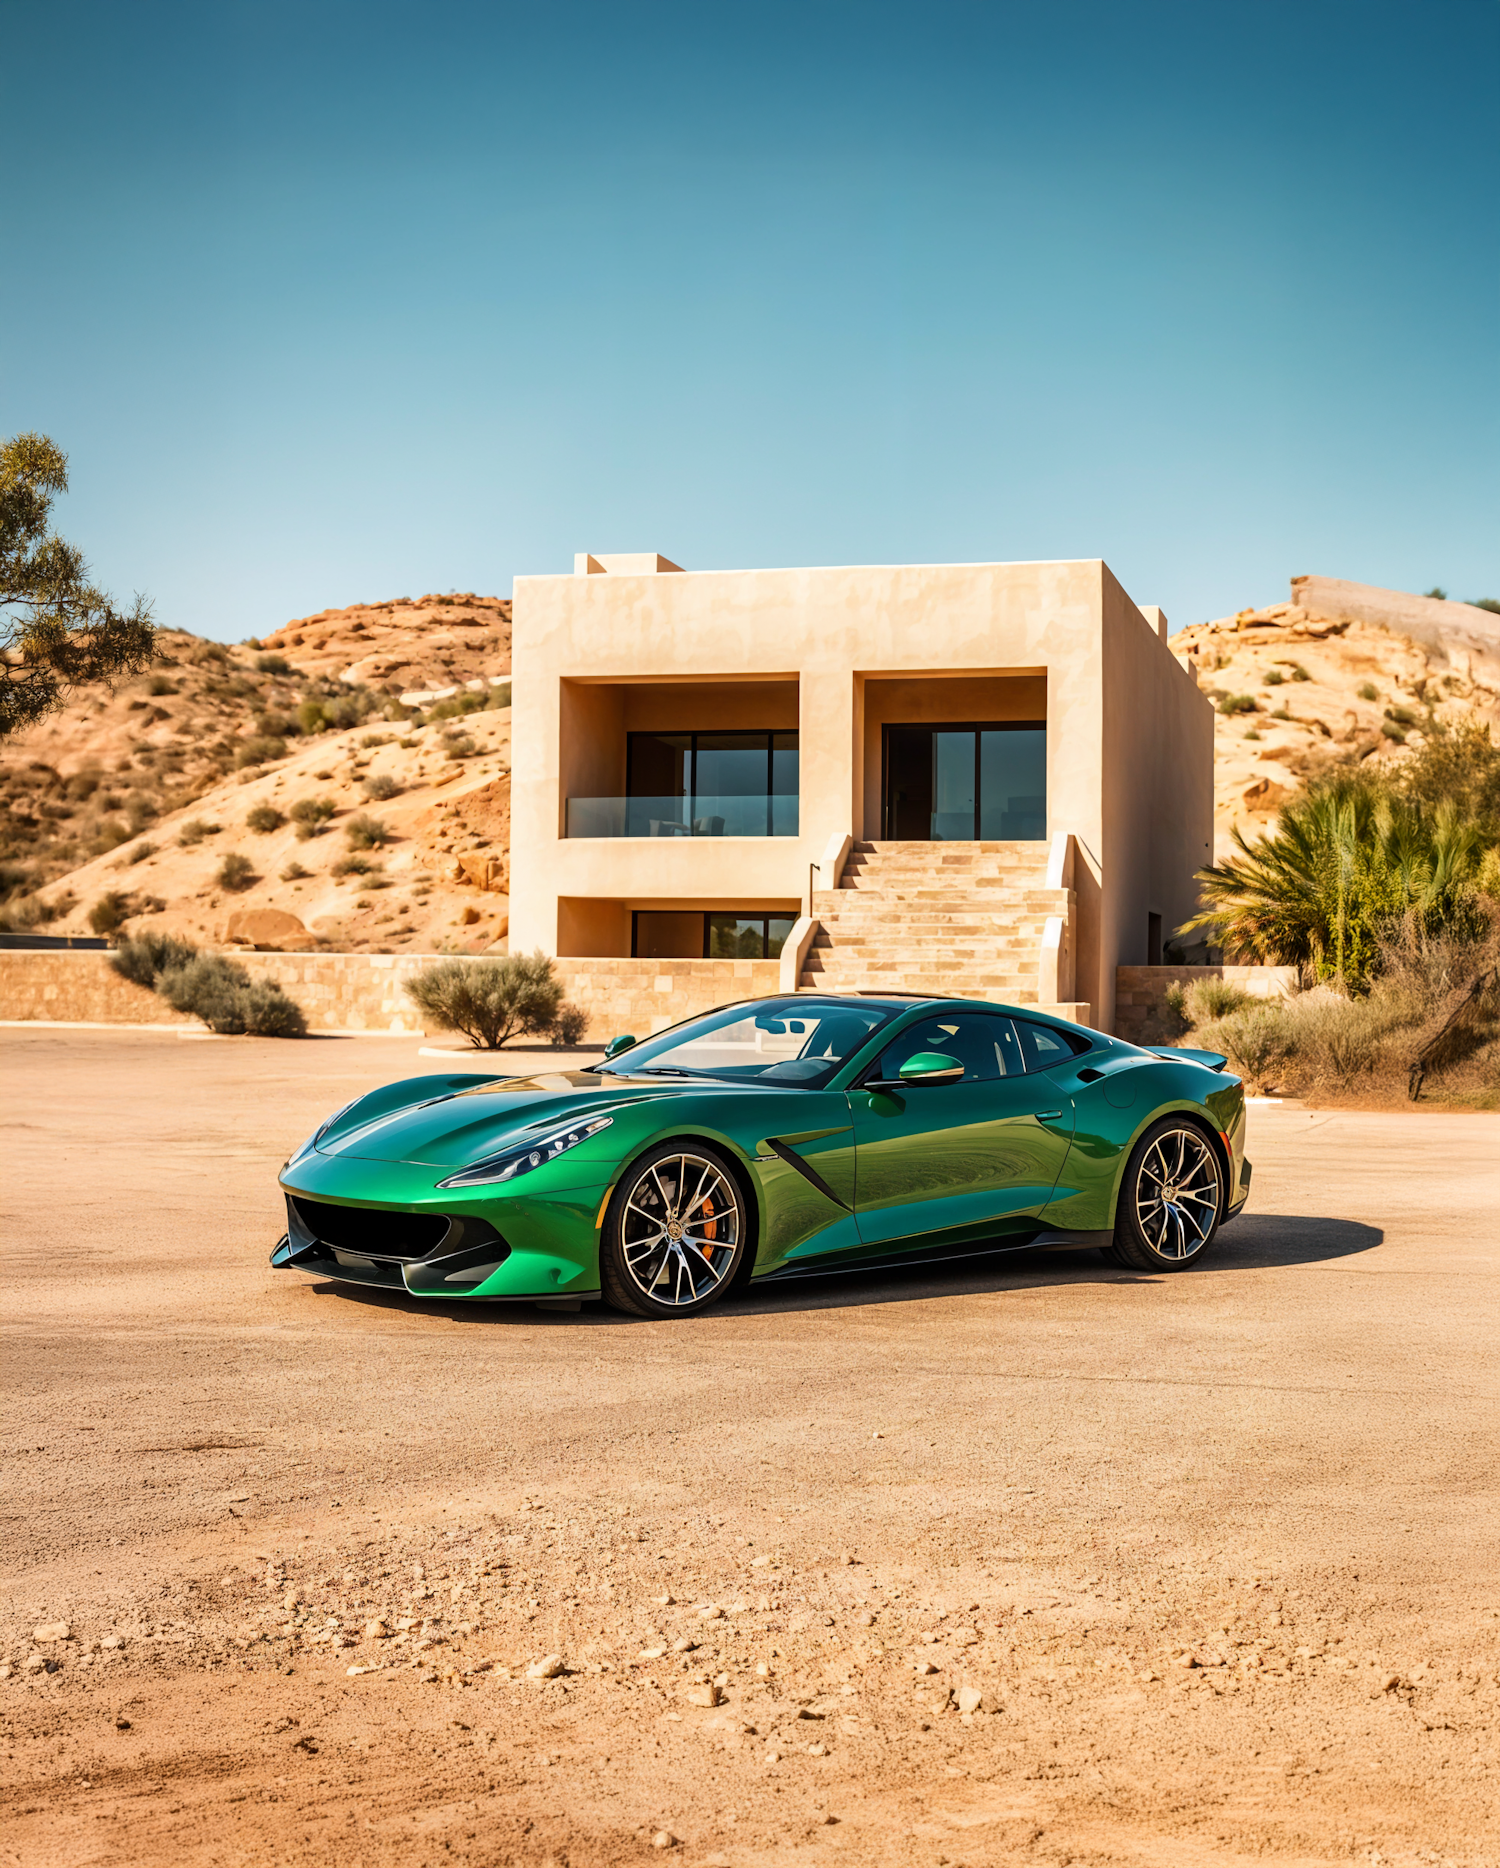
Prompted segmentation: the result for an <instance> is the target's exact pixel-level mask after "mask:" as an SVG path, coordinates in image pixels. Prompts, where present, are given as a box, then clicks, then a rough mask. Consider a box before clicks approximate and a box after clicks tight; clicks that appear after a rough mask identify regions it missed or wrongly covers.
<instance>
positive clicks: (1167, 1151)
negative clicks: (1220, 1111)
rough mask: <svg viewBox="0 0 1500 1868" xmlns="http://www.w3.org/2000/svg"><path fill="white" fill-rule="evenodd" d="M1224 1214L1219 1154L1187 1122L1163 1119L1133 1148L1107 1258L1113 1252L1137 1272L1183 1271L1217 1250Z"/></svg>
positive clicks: (1194, 1125) (1180, 1118)
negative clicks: (1213, 1249) (1216, 1242)
mask: <svg viewBox="0 0 1500 1868" xmlns="http://www.w3.org/2000/svg"><path fill="white" fill-rule="evenodd" d="M1158 1190H1160V1191H1158ZM1223 1217H1224V1168H1223V1163H1222V1162H1221V1161H1220V1159H1219V1151H1218V1149H1217V1148H1216V1147H1215V1146H1214V1143H1213V1141H1212V1139H1211V1138H1210V1137H1209V1135H1208V1133H1207V1131H1206V1130H1205V1129H1203V1128H1202V1127H1201V1126H1200V1125H1199V1124H1198V1123H1196V1122H1194V1121H1193V1120H1192V1119H1191V1118H1190V1117H1187V1116H1164V1117H1163V1118H1162V1119H1161V1121H1159V1122H1153V1123H1152V1124H1151V1127H1150V1128H1149V1129H1147V1130H1146V1133H1145V1134H1144V1135H1143V1136H1142V1137H1141V1138H1140V1140H1139V1141H1138V1142H1137V1143H1136V1145H1135V1147H1134V1148H1133V1149H1132V1150H1131V1151H1130V1159H1129V1161H1128V1162H1127V1163H1126V1164H1125V1173H1124V1176H1123V1178H1122V1179H1121V1182H1120V1198H1119V1202H1118V1204H1117V1206H1116V1208H1115V1242H1114V1246H1113V1248H1109V1247H1106V1248H1105V1250H1106V1255H1107V1254H1108V1253H1109V1251H1110V1250H1111V1249H1112V1250H1113V1251H1114V1252H1115V1253H1116V1254H1118V1260H1117V1262H1119V1263H1121V1264H1125V1265H1129V1266H1131V1267H1132V1268H1134V1269H1135V1270H1137V1271H1186V1270H1187V1269H1188V1267H1189V1266H1190V1265H1196V1264H1197V1263H1198V1261H1199V1259H1201V1258H1202V1257H1203V1255H1204V1254H1205V1253H1206V1252H1207V1251H1208V1250H1209V1248H1210V1247H1211V1246H1212V1245H1213V1242H1214V1240H1215V1239H1216V1238H1217V1237H1218V1233H1219V1224H1220V1221H1221V1220H1222V1219H1223Z"/></svg>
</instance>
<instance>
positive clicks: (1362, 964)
mask: <svg viewBox="0 0 1500 1868" xmlns="http://www.w3.org/2000/svg"><path fill="white" fill-rule="evenodd" d="M1492 841H1493V836H1492V834H1487V832H1486V829H1485V828H1484V827H1483V826H1481V825H1480V824H1478V823H1476V822H1474V821H1473V820H1472V819H1470V818H1467V817H1465V816H1463V815H1461V814H1460V812H1459V811H1458V810H1457V809H1456V807H1455V806H1453V805H1452V804H1447V803H1445V804H1440V805H1438V806H1436V807H1435V808H1427V807H1424V806H1423V805H1421V804H1418V803H1414V802H1413V801H1411V800H1410V799H1408V798H1405V797H1402V796H1400V795H1397V794H1395V793H1393V792H1392V791H1391V790H1389V789H1388V788H1387V787H1386V786H1385V785H1384V784H1382V783H1381V782H1380V781H1378V780H1374V779H1372V778H1369V777H1366V776H1365V775H1364V774H1360V773H1344V774H1340V775H1339V776H1338V777H1336V778H1334V779H1332V780H1330V781H1328V782H1327V783H1325V784H1324V785H1322V786H1320V787H1318V788H1316V789H1314V790H1310V791H1308V792H1305V793H1304V794H1303V795H1302V796H1301V797H1299V798H1295V799H1293V801H1292V802H1291V803H1290V804H1289V805H1288V806H1287V807H1286V809H1285V810H1284V811H1283V812H1282V814H1281V817H1280V820H1279V822H1278V824H1277V826H1276V829H1275V830H1274V831H1273V832H1272V833H1271V834H1270V835H1268V836H1265V837H1262V838H1260V839H1259V840H1258V841H1257V842H1255V843H1254V844H1252V843H1250V842H1249V841H1248V840H1247V839H1246V837H1245V836H1244V834H1243V832H1241V831H1240V830H1239V829H1236V830H1235V832H1234V843H1235V847H1236V850H1237V852H1238V854H1237V855H1234V856H1231V857H1230V858H1228V860H1227V861H1225V862H1223V863H1214V864H1212V865H1211V866H1210V867H1208V868H1207V869H1202V870H1200V871H1199V872H1198V880H1199V882H1200V883H1201V884H1202V886H1203V895H1204V899H1205V903H1206V906H1205V908H1204V910H1203V912H1202V913H1201V914H1199V915H1197V916H1195V917H1194V919H1193V920H1191V921H1189V922H1187V923H1186V925H1185V926H1184V927H1183V928H1182V930H1181V931H1182V932H1183V933H1188V932H1191V931H1193V930H1196V929H1200V928H1201V929H1205V930H1207V931H1208V932H1209V933H1210V934H1211V936H1212V938H1213V939H1214V940H1215V941H1216V942H1217V943H1218V944H1219V945H1221V946H1222V947H1223V948H1224V950H1225V952H1226V953H1228V954H1231V955H1233V956H1234V957H1236V958H1243V959H1248V960H1258V961H1262V962H1270V963H1272V964H1275V965H1282V966H1285V965H1295V966H1299V967H1301V968H1302V969H1303V970H1304V971H1305V972H1307V973H1310V974H1311V975H1313V976H1314V977H1315V978H1317V979H1337V980H1338V981H1340V983H1341V984H1343V985H1344V986H1345V987H1346V988H1348V989H1350V990H1354V991H1359V990H1362V989H1363V988H1364V987H1365V986H1366V985H1367V984H1368V983H1369V977H1370V973H1371V971H1372V969H1373V967H1374V965H1375V962H1376V958H1377V956H1378V953H1379V946H1380V940H1381V937H1382V935H1383V934H1384V933H1386V932H1388V931H1394V928H1395V927H1396V925H1397V924H1399V923H1401V922H1402V921H1403V920H1404V921H1405V922H1406V923H1407V925H1408V927H1409V928H1410V929H1411V930H1412V931H1414V932H1417V933H1423V934H1429V933H1435V932H1436V931H1437V930H1438V929H1439V928H1444V927H1446V928H1447V929H1449V930H1450V931H1452V932H1455V933H1461V934H1464V935H1475V934H1477V933H1478V932H1479V931H1480V928H1481V926H1482V924H1483V917H1482V915H1481V914H1480V913H1479V910H1478V906H1477V904H1476V902H1475V899H1474V884H1475V880H1476V878H1477V876H1478V873H1479V868H1480V864H1481V862H1482V861H1483V859H1484V855H1485V851H1486V849H1487V847H1488V846H1489V844H1490V843H1491V842H1492Z"/></svg>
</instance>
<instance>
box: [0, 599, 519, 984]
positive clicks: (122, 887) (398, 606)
mask: <svg viewBox="0 0 1500 1868" xmlns="http://www.w3.org/2000/svg"><path fill="white" fill-rule="evenodd" d="M161 647H162V659H161V661H160V662H159V664H158V665H157V666H156V667H155V668H153V669H152V670H151V671H149V672H148V674H146V675H144V676H142V677H140V678H139V679H137V680H135V681H132V682H129V683H125V684H122V686H121V687H120V688H119V689H118V690H117V691H116V692H115V693H113V694H111V693H108V692H106V691H104V690H96V689H89V690H86V691H84V692H83V693H81V694H80V695H78V696H76V697H75V699H74V700H73V701H72V703H71V704H70V705H69V706H68V707H66V708H65V709H63V710H62V711H61V712H60V713H59V714H57V715H56V716H54V717H53V718H52V719H50V720H48V721H46V722H44V723H43V724H42V725H41V726H39V727H37V728H35V729H34V730H33V731H32V732H30V733H28V734H26V735H23V736H21V737H19V738H18V739H16V740H14V741H9V742H6V743H4V744H3V745H0V858H3V859H4V860H5V864H6V866H7V868H8V869H9V872H10V873H9V876H8V877H4V880H5V881H7V882H9V883H10V884H11V900H10V901H9V902H8V903H6V904H5V905H4V906H0V918H4V917H7V916H14V917H15V919H14V920H13V922H12V924H13V925H17V926H21V927H27V926H40V927H41V928H43V929H44V930H45V931H47V932H49V933H66V934H82V933H87V932H88V931H89V928H88V913H89V910H90V909H91V908H92V907H93V906H94V905H95V904H96V903H97V902H98V901H99V899H100V897H101V896H103V895H105V894H119V895H121V896H123V897H124V898H125V908H126V912H127V914H128V916H129V920H128V922H127V930H128V931H130V932H136V933H140V932H144V931H146V930H147V929H151V928H154V929H157V930H159V931H161V932H163V933H171V934H175V935H177V936H179V937H181V938H185V939H189V940H193V941H197V942H200V943H202V944H205V945H218V944H220V943H221V942H224V941H226V940H227V941H229V942H230V943H231V944H234V945H240V946H243V947H255V948H261V949H272V950H279V951H283V952H285V951H298V950H301V949H302V948H305V947H321V948H323V949H325V950H338V951H348V952H391V953H401V952H431V951H433V950H434V949H439V948H441V949H444V950H447V951H453V952H469V953H486V952H496V951H503V950H504V936H505V931H506V928H507V925H508V923H507V919H506V917H507V912H508V909H509V902H508V900H507V899H506V889H507V888H508V885H509V853H510V710H509V707H508V706H505V707H497V706H495V705H493V704H490V705H488V706H486V708H485V709H484V710H483V711H481V712H477V713H467V714H464V715H463V716H462V717H461V718H460V717H457V716H455V715H454V714H453V713H452V711H451V709H450V711H449V713H448V715H447V716H446V717H445V716H444V714H443V711H442V709H441V708H439V709H438V710H437V717H435V718H433V717H430V715H429V712H428V709H427V708H426V707H423V709H422V710H421V715H422V717H421V718H420V719H415V720H413V719H410V718H408V717H407V711H406V710H405V709H403V708H402V706H401V704H400V693H401V692H412V691H421V692H442V691H446V690H452V691H454V692H455V693H456V694H462V695H468V694H469V693H470V692H471V690H472V689H474V688H476V687H477V688H481V689H483V690H485V699H486V700H487V701H489V702H491V703H493V702H494V701H495V700H497V699H505V698H506V694H505V690H504V689H503V688H500V689H497V688H496V687H495V686H494V679H495V678H496V677H501V678H503V677H504V676H506V675H507V674H508V671H509V668H510V605H509V604H508V603H506V602H504V601H502V600H501V599H499V598H494V597H483V598H481V597H467V596H465V597H426V598H423V599H422V600H421V601H420V602H419V603H412V602H410V601H408V600H407V599H404V598H403V599H399V600H397V601H395V602H392V603H386V604H365V605H354V606H352V607H351V608H349V609H345V610H327V611H323V612H322V613H321V614H320V615H318V616H312V617H304V618H301V619H300V620H299V621H297V622H293V623H288V624H287V625H286V626H285V628H284V629H279V630H277V631H275V632H274V633H273V634H272V635H270V636H268V637H265V638H263V639H262V640H261V641H259V642H256V643H250V644H243V645H240V646H237V647H234V648H229V647H226V646H225V645H224V644H221V643H217V642H206V641H204V640H202V639H201V638H199V637H196V636H192V635H189V634H188V633H187V632H185V631H181V630H172V631H166V632H164V633H163V635H162V637H161ZM381 677H384V679H383V680H382V679H381ZM309 701H316V702H317V703H318V707H315V708H313V709H312V713H313V723H312V726H311V729H310V730H308V729H306V728H305V727H304V723H303V719H302V717H301V715H302V710H303V708H304V707H305V705H306V703H307V702H309ZM319 708H321V709H324V710H327V709H331V710H332V714H333V717H335V718H337V719H339V720H340V721H341V722H342V720H343V718H344V715H343V714H342V713H341V712H340V710H341V709H347V710H348V712H349V714H350V715H351V716H352V717H353V718H354V719H355V720H356V721H357V724H352V725H343V724H340V725H339V726H337V727H335V728H334V729H333V730H330V729H329V726H328V718H327V714H326V712H325V715H324V717H322V718H319V717H318V712H319ZM388 714H389V715H395V716H397V717H395V718H388V717H387V716H388ZM312 800H320V801H322V802H323V803H324V804H325V805H326V807H327V809H328V811H329V812H330V813H331V815H328V816H326V817H325V818H324V819H323V820H322V821H321V823H319V824H316V825H314V826H312V828H313V829H314V830H315V831H316V832H317V833H318V834H315V835H311V836H309V835H306V834H304V833H305V831H306V829H307V828H308V827H307V826H305V825H302V824H299V822H298V821H297V820H296V819H295V818H294V817H293V811H294V809H295V808H296V807H297V806H298V805H299V804H307V803H308V802H310V801H312ZM361 817H367V818H369V817H373V818H374V819H376V820H377V825H378V827H379V829H380V834H382V835H383V836H384V838H385V840H384V841H377V842H376V844H375V846H374V847H373V848H360V847H357V845H358V841H359V835H358V828H357V826H356V830H355V833H354V835H353V837H351V835H350V834H349V826H350V824H351V823H352V822H353V821H354V820H356V819H359V818H361ZM231 854H234V855H238V856H241V857H243V858H245V859H246V861H247V862H248V864H249V872H248V874H244V873H242V874H241V875H239V876H238V877H232V878H231V881H232V882H233V883H234V886H230V885H229V884H226V882H225V881H224V880H223V879H222V877H221V871H222V869H223V865H224V859H225V857H226V856H228V855H231ZM38 901H40V902H41V904H43V905H46V904H57V905H58V912H57V913H56V914H54V915H52V916H51V917H50V918H45V919H36V918H33V910H34V909H35V908H36V906H37V904H38ZM18 908H19V910H20V912H19V914H18V913H17V910H18ZM267 917H269V918H267ZM497 943H498V945H497Z"/></svg>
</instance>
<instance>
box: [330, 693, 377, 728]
mask: <svg viewBox="0 0 1500 1868" xmlns="http://www.w3.org/2000/svg"><path fill="white" fill-rule="evenodd" d="M321 704H322V709H323V723H324V725H325V726H330V727H333V728H334V729H335V730H337V731H342V730H343V729H344V728H345V727H351V726H358V725H359V723H360V721H361V720H365V719H368V718H369V716H370V715H371V714H372V713H374V712H375V710H376V708H377V707H378V706H379V705H380V702H379V700H378V698H377V697H376V696H375V695H374V694H373V693H371V691H370V689H369V688H366V687H356V688H351V689H350V690H349V692H348V693H346V694H334V695H332V696H330V697H329V698H328V699H326V700H324V701H323V702H322V703H321Z"/></svg>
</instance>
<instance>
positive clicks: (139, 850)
mask: <svg viewBox="0 0 1500 1868" xmlns="http://www.w3.org/2000/svg"><path fill="white" fill-rule="evenodd" d="M155 854H156V845H155V844H154V843H152V842H151V841H150V839H149V838H146V837H143V838H142V839H141V841H140V842H139V843H138V844H137V845H136V846H135V848H134V849H133V850H131V851H130V852H129V854H128V855H127V856H126V857H125V859H124V860H125V861H126V862H127V863H143V862H145V860H146V858H147V857H148V856H155ZM116 867H118V865H116Z"/></svg>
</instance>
